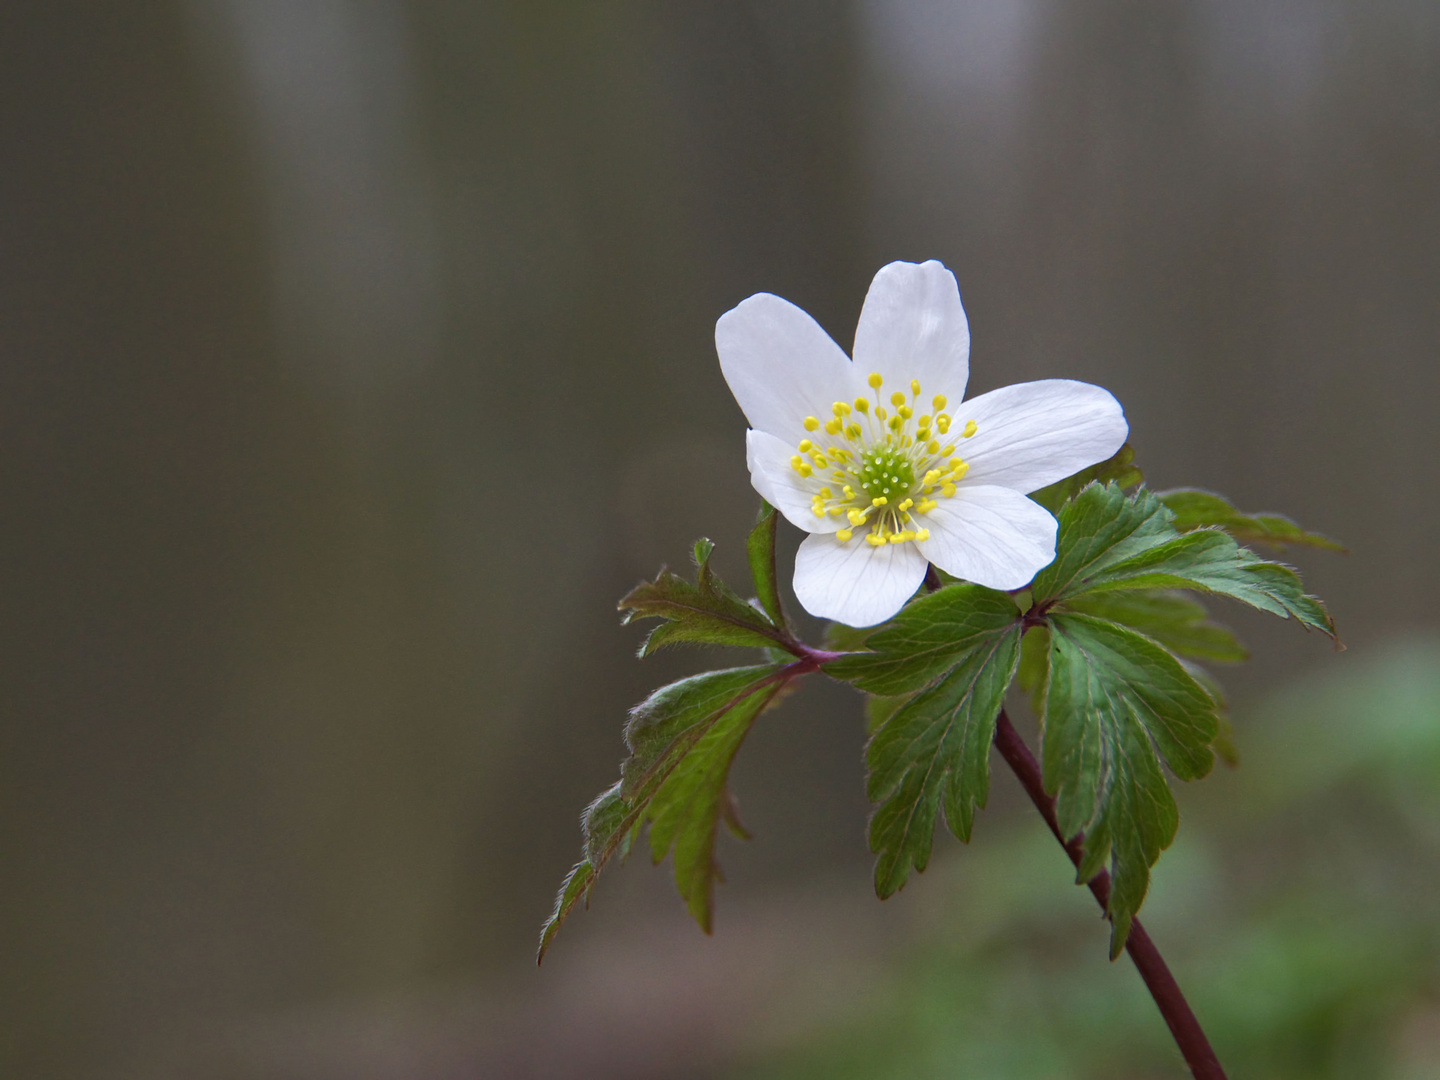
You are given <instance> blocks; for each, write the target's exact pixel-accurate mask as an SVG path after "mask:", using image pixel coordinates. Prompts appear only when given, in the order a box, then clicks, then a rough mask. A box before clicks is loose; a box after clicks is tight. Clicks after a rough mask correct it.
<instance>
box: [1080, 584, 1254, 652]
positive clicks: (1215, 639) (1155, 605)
mask: <svg viewBox="0 0 1440 1080" xmlns="http://www.w3.org/2000/svg"><path fill="white" fill-rule="evenodd" d="M1064 607H1065V610H1067V611H1079V612H1081V613H1083V614H1086V615H1094V616H1096V617H1097V618H1101V619H1108V620H1110V621H1111V622H1117V623H1120V624H1121V625H1123V626H1128V627H1130V629H1132V630H1138V631H1140V633H1142V634H1144V635H1145V636H1146V637H1148V638H1152V639H1154V640H1155V641H1157V642H1159V643H1160V644H1161V645H1163V646H1165V648H1167V649H1169V650H1170V651H1171V652H1173V653H1175V654H1176V655H1177V656H1185V657H1189V658H1191V659H1194V660H1212V661H1216V662H1219V663H1226V664H1238V663H1241V662H1243V661H1245V660H1247V659H1249V653H1247V652H1246V651H1245V646H1243V645H1241V644H1240V642H1239V640H1238V639H1236V637H1235V635H1234V634H1232V633H1231V632H1230V631H1229V630H1227V629H1225V627H1223V626H1220V625H1219V624H1217V623H1213V622H1210V621H1209V613H1208V612H1207V611H1206V610H1205V607H1204V605H1203V604H1200V603H1199V602H1197V601H1195V600H1192V599H1190V598H1189V597H1188V596H1185V595H1184V594H1182V593H1179V592H1172V591H1169V590H1163V591H1161V590H1156V591H1151V590H1148V589H1137V590H1135V591H1133V592H1096V593H1087V594H1083V595H1081V596H1077V597H1075V598H1073V599H1071V600H1068V601H1066V602H1065V605H1064Z"/></svg>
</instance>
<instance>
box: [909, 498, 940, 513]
mask: <svg viewBox="0 0 1440 1080" xmlns="http://www.w3.org/2000/svg"><path fill="white" fill-rule="evenodd" d="M939 505H940V504H939V503H937V502H936V501H935V500H934V499H922V500H920V502H918V503H916V504H915V512H916V513H917V514H928V513H929V512H930V511H931V510H934V509H935V507H937V506H939Z"/></svg>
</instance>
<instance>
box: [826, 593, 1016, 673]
mask: <svg viewBox="0 0 1440 1080" xmlns="http://www.w3.org/2000/svg"><path fill="white" fill-rule="evenodd" d="M1019 618H1020V610H1019V608H1017V607H1016V606H1015V601H1014V600H1012V599H1011V598H1010V597H1009V596H1008V595H1007V594H1006V593H1002V592H996V591H995V590H994V589H987V588H985V587H984V586H981V585H974V584H971V583H968V582H966V583H962V584H959V585H947V586H945V587H944V588H943V589H939V590H937V591H935V592H933V593H929V594H928V595H926V596H921V597H919V598H918V599H916V600H912V601H911V602H910V603H909V604H907V605H906V606H905V607H904V608H902V609H901V610H900V613H899V614H898V615H896V616H895V618H893V619H892V620H891V621H890V622H889V623H887V624H886V625H884V626H883V627H881V628H880V629H879V630H877V631H875V632H874V633H873V634H871V635H870V636H869V637H868V638H866V639H865V645H866V648H868V649H869V650H871V651H869V652H863V653H851V654H849V655H846V656H842V657H840V658H839V659H838V660H832V661H830V662H829V663H828V664H826V665H825V668H824V670H825V672H826V674H828V675H830V676H832V677H834V678H836V679H841V680H844V681H845V682H849V683H853V684H854V685H855V686H858V687H859V688H860V689H861V690H865V691H868V692H869V693H872V694H882V695H894V694H904V693H909V692H910V691H912V690H918V689H920V688H921V687H923V686H925V685H926V684H927V683H930V682H933V681H934V680H935V679H937V678H939V677H940V675H942V674H944V673H945V672H946V671H947V670H949V669H950V668H951V667H953V666H954V665H955V664H957V663H959V662H960V660H961V659H962V658H963V657H965V656H966V655H967V654H968V653H969V652H970V650H971V649H973V648H975V647H976V646H978V645H982V644H984V643H985V642H986V641H988V640H989V639H990V638H991V637H993V636H994V635H995V634H997V633H999V632H1000V631H1001V630H1003V629H1005V628H1006V627H1007V626H1009V625H1010V624H1011V623H1016V622H1018V621H1019Z"/></svg>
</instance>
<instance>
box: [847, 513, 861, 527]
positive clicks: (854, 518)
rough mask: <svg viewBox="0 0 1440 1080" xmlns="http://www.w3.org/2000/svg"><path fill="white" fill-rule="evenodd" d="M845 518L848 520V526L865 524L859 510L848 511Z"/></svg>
mask: <svg viewBox="0 0 1440 1080" xmlns="http://www.w3.org/2000/svg"><path fill="white" fill-rule="evenodd" d="M845 516H846V517H847V518H849V519H850V524H851V525H864V524H865V515H864V514H862V513H861V512H860V511H859V510H851V511H850V512H849V513H848V514H846V515H845Z"/></svg>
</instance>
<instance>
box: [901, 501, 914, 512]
mask: <svg viewBox="0 0 1440 1080" xmlns="http://www.w3.org/2000/svg"><path fill="white" fill-rule="evenodd" d="M914 505H915V500H914V499H906V500H905V501H904V502H902V503H901V504H900V509H901V510H909V509H910V507H912V506H914Z"/></svg>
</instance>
